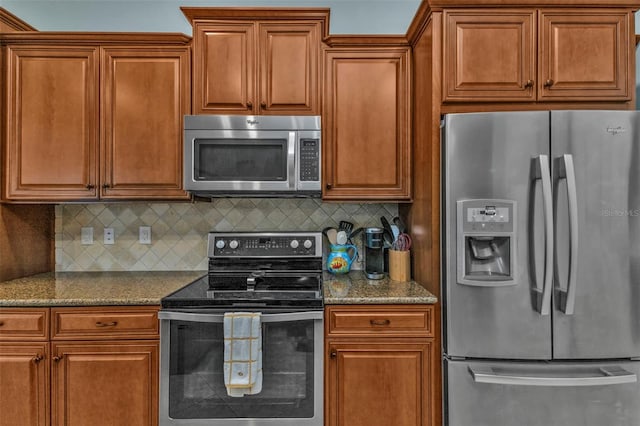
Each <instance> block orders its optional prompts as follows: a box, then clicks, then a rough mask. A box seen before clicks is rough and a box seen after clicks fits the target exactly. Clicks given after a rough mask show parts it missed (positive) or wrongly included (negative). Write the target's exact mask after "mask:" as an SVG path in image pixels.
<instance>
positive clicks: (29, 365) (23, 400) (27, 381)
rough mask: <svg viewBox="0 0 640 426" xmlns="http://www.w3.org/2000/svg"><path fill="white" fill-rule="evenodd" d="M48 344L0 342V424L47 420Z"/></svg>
mask: <svg viewBox="0 0 640 426" xmlns="http://www.w3.org/2000/svg"><path fill="white" fill-rule="evenodd" d="M48 347H49V344H48V343H2V344H0V426H15V425H18V424H19V425H23V426H46V425H48V424H49V352H48Z"/></svg>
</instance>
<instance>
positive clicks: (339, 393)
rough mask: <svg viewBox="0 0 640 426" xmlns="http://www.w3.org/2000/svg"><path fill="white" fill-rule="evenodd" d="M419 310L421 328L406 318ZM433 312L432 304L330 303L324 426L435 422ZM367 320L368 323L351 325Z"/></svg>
mask: <svg viewBox="0 0 640 426" xmlns="http://www.w3.org/2000/svg"><path fill="white" fill-rule="evenodd" d="M421 312H422V313H424V314H425V315H424V318H425V319H426V321H423V322H422V323H421V324H422V326H421V327H411V328H407V327H406V323H405V322H402V319H403V318H404V319H406V318H408V317H411V318H418V317H419V315H418V314H419V313H421ZM432 312H433V309H432V307H431V306H428V305H420V306H415V305H394V306H391V305H384V306H382V307H381V306H360V305H359V306H346V305H339V306H338V305H336V306H329V307H327V309H326V314H325V330H326V341H325V349H326V361H325V371H326V374H325V426H388V425H393V426H429V425H432V424H433V423H432V417H433V408H432V404H434V401H433V394H432V386H434V384H433V383H432V381H433V373H432V372H433V368H434V363H437V362H438V359H437V356H436V353H437V352H436V351H435V349H436V348H435V347H434V339H433V335H432V332H433V323H432V322H433V314H432ZM350 317H351V318H352V319H353V321H352V320H351V319H349V318H350ZM363 318H364V319H366V321H365V322H366V325H368V327H366V326H364V325H365V324H364V323H362V325H359V326H358V327H353V324H354V321H356V323H361V322H362V319H363ZM345 319H347V320H346V321H345Z"/></svg>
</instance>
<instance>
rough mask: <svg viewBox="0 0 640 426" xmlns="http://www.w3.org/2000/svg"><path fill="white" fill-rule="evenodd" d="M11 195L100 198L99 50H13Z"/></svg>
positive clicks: (9, 61)
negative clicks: (98, 189) (98, 180)
mask: <svg viewBox="0 0 640 426" xmlns="http://www.w3.org/2000/svg"><path fill="white" fill-rule="evenodd" d="M7 58H8V59H7V73H8V78H7V82H8V87H7V99H8V106H7V123H6V124H7V135H8V136H7V141H6V150H5V171H4V173H5V198H7V199H10V200H37V201H41V200H69V199H91V198H97V196H98V192H97V189H96V181H97V146H98V122H97V121H98V93H97V92H98V90H97V87H98V84H97V83H98V67H97V63H98V50H97V48H94V47H64V46H57V47H44V46H33V47H30V46H15V47H14V46H9V48H8V49H7Z"/></svg>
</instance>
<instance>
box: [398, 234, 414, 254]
mask: <svg viewBox="0 0 640 426" xmlns="http://www.w3.org/2000/svg"><path fill="white" fill-rule="evenodd" d="M411 243H412V241H411V237H410V236H409V234H405V233H402V234H400V235H398V238H397V239H396V240H395V241H394V242H393V250H398V251H409V249H410V248H411Z"/></svg>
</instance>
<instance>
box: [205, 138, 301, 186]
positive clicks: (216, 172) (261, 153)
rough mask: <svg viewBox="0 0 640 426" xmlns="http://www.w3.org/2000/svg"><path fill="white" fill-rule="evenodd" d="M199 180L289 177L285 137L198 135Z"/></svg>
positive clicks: (279, 178) (256, 179)
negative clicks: (204, 136) (261, 137)
mask: <svg viewBox="0 0 640 426" xmlns="http://www.w3.org/2000/svg"><path fill="white" fill-rule="evenodd" d="M195 156H196V158H195V164H196V170H195V179H196V180H198V181H243V182H246V181H276V182H277V181H286V180H287V176H288V175H287V140H286V139H198V140H196V141H195Z"/></svg>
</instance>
